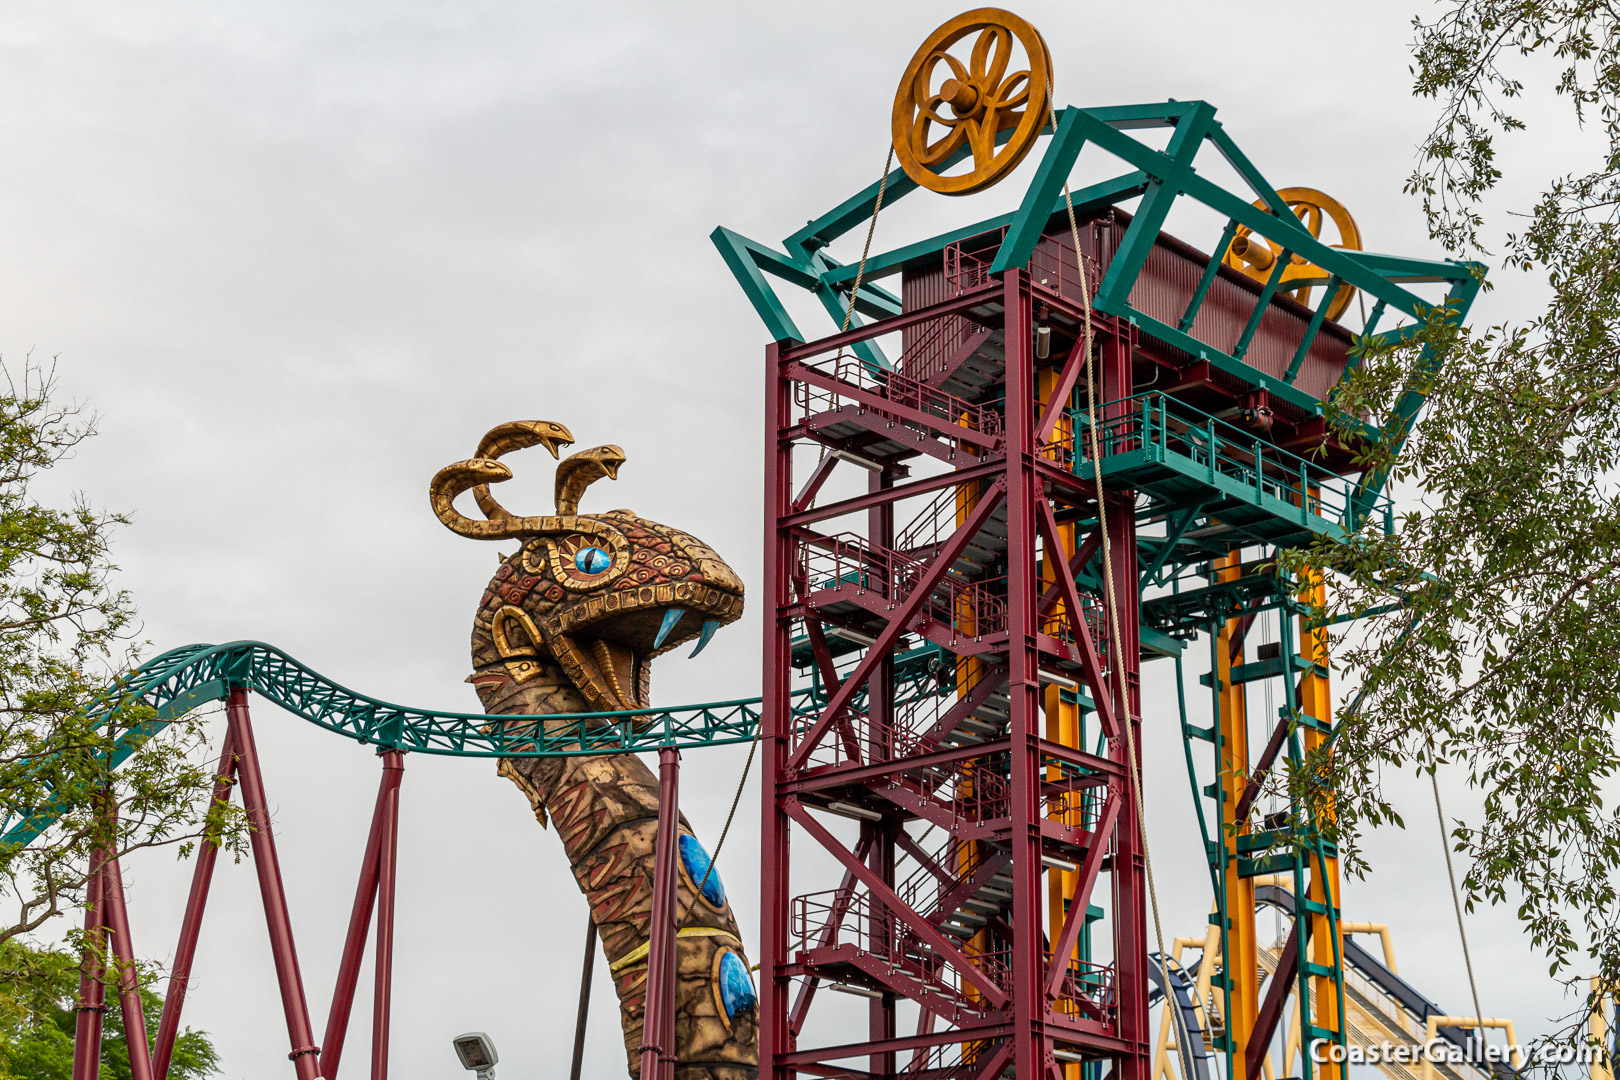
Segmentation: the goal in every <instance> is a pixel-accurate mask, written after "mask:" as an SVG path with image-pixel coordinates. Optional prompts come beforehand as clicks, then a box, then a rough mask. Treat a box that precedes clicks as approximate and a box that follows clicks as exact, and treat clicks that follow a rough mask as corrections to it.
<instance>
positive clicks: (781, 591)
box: [759, 342, 847, 1080]
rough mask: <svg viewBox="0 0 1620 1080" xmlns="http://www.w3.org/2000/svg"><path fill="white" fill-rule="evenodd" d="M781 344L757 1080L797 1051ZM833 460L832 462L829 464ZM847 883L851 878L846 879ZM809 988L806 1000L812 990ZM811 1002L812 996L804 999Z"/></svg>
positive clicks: (768, 579) (769, 384)
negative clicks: (787, 799)
mask: <svg viewBox="0 0 1620 1080" xmlns="http://www.w3.org/2000/svg"><path fill="white" fill-rule="evenodd" d="M782 347H783V345H782V343H781V342H778V343H776V344H773V345H771V346H770V347H769V348H768V349H767V350H766V352H765V565H764V568H763V574H764V581H765V588H766V589H768V590H769V593H768V594H767V596H766V599H765V605H766V607H765V618H764V620H763V622H764V630H765V649H764V657H765V670H764V672H763V685H762V690H763V693H764V695H765V697H764V701H763V702H762V703H761V705H760V721H759V722H760V768H761V772H762V782H761V784H760V795H761V799H760V802H761V815H762V820H761V822H760V866H761V869H762V873H761V874H760V893H761V895H760V905H759V919H760V925H759V938H760V942H759V953H760V956H759V959H760V964H761V967H760V972H759V1066H760V1068H759V1077H760V1080H788V1075H789V1070H788V1069H787V1068H786V1067H784V1066H782V1065H781V1064H780V1061H781V1057H782V1055H784V1054H790V1053H792V1052H793V1051H794V1050H795V1049H796V1043H795V1040H794V1038H793V1035H792V1033H791V1031H790V1029H789V1025H788V987H789V980H788V978H787V976H786V975H784V974H783V972H782V970H781V969H782V966H784V965H786V963H787V959H788V957H787V949H788V918H789V912H788V909H789V906H790V903H791V895H790V892H789V881H788V855H789V848H788V841H789V818H788V816H787V813H786V812H785V811H784V810H783V808H782V803H781V801H780V800H779V799H778V797H777V792H778V789H779V787H780V785H781V783H782V775H783V771H784V769H785V766H786V763H787V758H788V753H789V750H790V747H789V745H788V730H789V725H790V724H791V723H792V716H793V711H792V707H791V702H790V692H791V689H792V677H793V669H792V667H791V666H790V665H789V664H787V663H785V662H783V658H785V657H787V656H789V655H791V652H792V647H793V646H792V641H791V638H792V633H791V629H792V620H791V618H790V617H789V616H787V615H786V614H785V612H786V610H787V608H788V606H789V604H790V603H791V602H792V599H791V597H790V595H789V588H788V573H789V568H790V567H791V566H792V565H793V541H792V539H791V537H790V536H789V534H788V531H787V530H785V529H779V528H777V522H778V520H780V519H781V518H784V517H786V516H787V515H788V513H789V512H790V509H789V508H790V502H791V500H792V498H793V493H792V488H793V444H792V442H791V440H788V439H785V438H783V437H782V428H783V427H784V426H785V425H786V424H787V422H788V414H789V409H790V401H791V398H790V396H789V395H790V393H791V389H792V388H791V386H790V385H789V383H788V381H787V380H786V379H784V378H783V377H782V360H781V356H782ZM828 460H833V459H830V458H829V459H828ZM846 880H847V878H846ZM814 985H815V984H814V982H811V983H810V984H808V985H807V987H806V993H807V994H808V993H809V991H810V989H811V988H812V987H814ZM805 1000H806V1001H808V998H806V999H805Z"/></svg>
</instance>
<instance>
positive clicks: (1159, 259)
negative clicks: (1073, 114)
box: [901, 208, 1353, 420]
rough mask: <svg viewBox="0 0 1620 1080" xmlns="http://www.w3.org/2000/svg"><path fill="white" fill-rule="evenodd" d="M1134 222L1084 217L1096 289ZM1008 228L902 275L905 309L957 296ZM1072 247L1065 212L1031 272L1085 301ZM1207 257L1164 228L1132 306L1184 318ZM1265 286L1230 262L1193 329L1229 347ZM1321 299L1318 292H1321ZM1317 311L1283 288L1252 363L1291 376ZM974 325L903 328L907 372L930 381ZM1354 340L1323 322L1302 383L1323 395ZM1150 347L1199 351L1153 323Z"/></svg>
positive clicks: (1109, 215) (1225, 379)
mask: <svg viewBox="0 0 1620 1080" xmlns="http://www.w3.org/2000/svg"><path fill="white" fill-rule="evenodd" d="M1129 223H1130V214H1128V213H1127V212H1125V211H1123V210H1119V209H1117V208H1115V209H1111V210H1106V211H1103V212H1101V213H1099V214H1096V215H1093V216H1092V217H1091V218H1088V219H1086V220H1083V221H1081V222H1080V243H1081V246H1082V247H1083V248H1084V249H1085V254H1086V256H1087V260H1088V261H1087V273H1088V275H1089V277H1090V285H1091V288H1092V289H1093V291H1095V289H1096V287H1097V285H1098V284H1099V281H1098V279H1099V278H1100V277H1101V275H1102V274H1103V273H1104V272H1106V270H1107V268H1108V265H1109V262H1110V260H1111V258H1112V256H1113V253H1114V252H1115V251H1116V250H1117V249H1118V246H1119V242H1120V240H1121V239H1122V238H1123V237H1124V233H1125V229H1126V227H1127V226H1128V225H1129ZM999 235H1000V233H999V230H998V231H997V232H996V233H988V234H986V235H985V236H983V237H978V238H974V239H970V240H965V241H962V242H961V244H960V245H957V246H956V247H955V249H954V250H953V251H951V252H949V253H947V255H946V256H945V257H942V258H941V259H939V260H938V261H932V262H929V263H926V264H919V265H916V266H913V267H911V268H909V269H907V270H906V271H905V272H904V273H903V275H902V286H901V296H902V299H903V301H904V303H905V307H906V309H907V310H913V309H915V308H916V307H918V306H920V305H923V304H930V303H936V302H938V301H941V300H945V299H948V298H949V297H950V296H952V295H955V293H956V291H957V289H956V287H955V282H953V280H952V277H951V274H952V272H954V274H955V276H956V277H958V278H961V277H964V276H965V275H971V271H972V268H973V267H974V266H975V265H976V263H975V262H974V254H975V253H976V252H979V251H983V252H984V253H985V255H986V256H988V254H989V252H990V251H993V249H994V246H995V244H996V242H997V241H998V240H999ZM1073 249H1074V243H1073V240H1072V238H1071V233H1070V231H1069V228H1068V223H1067V221H1065V220H1063V219H1062V217H1061V216H1060V217H1058V218H1057V219H1055V220H1054V222H1053V224H1052V227H1051V228H1050V229H1048V231H1047V233H1046V235H1045V236H1043V237H1042V239H1041V241H1040V243H1039V244H1038V245H1036V249H1035V254H1034V256H1033V257H1032V258H1031V260H1030V265H1029V271H1030V277H1031V280H1032V281H1033V282H1034V284H1035V285H1036V286H1037V287H1041V286H1043V285H1044V287H1046V288H1049V289H1052V290H1053V291H1054V292H1058V293H1060V294H1061V295H1063V296H1066V297H1069V298H1071V299H1077V298H1078V297H1079V286H1078V275H1077V274H1076V272H1075V259H1074V250H1073ZM1208 260H1209V256H1208V255H1206V254H1204V253H1203V252H1200V251H1198V250H1197V249H1196V248H1194V247H1192V246H1191V245H1189V244H1186V243H1184V242H1183V241H1181V240H1178V239H1176V238H1175V237H1173V236H1169V235H1167V234H1161V235H1160V236H1159V238H1158V241H1157V242H1156V243H1155V244H1154V246H1153V250H1152V251H1151V252H1150V253H1149V254H1148V258H1147V261H1146V263H1145V264H1144V265H1143V267H1142V272H1141V273H1140V274H1138V275H1137V279H1136V283H1135V285H1134V286H1133V288H1132V290H1131V297H1130V302H1131V306H1132V307H1134V308H1136V309H1137V310H1139V311H1141V312H1143V313H1144V314H1146V315H1149V316H1151V317H1153V318H1155V319H1158V320H1159V321H1161V322H1164V323H1167V324H1169V325H1171V326H1176V325H1178V324H1179V323H1180V321H1181V317H1182V315H1183V313H1184V312H1185V311H1186V310H1187V305H1188V303H1189V302H1190V301H1191V299H1192V295H1193V292H1194V291H1195V290H1196V289H1197V287H1198V282H1199V281H1200V280H1201V279H1202V277H1203V273H1204V268H1205V267H1206V266H1207V265H1208ZM964 267H966V269H964ZM1260 291H1261V286H1260V284H1259V283H1258V282H1256V281H1254V280H1252V279H1251V278H1249V277H1248V276H1246V275H1244V274H1242V273H1239V272H1238V271H1236V270H1233V269H1231V268H1230V267H1221V268H1220V270H1219V271H1218V272H1217V277H1216V279H1215V281H1214V282H1213V283H1212V284H1211V286H1210V289H1209V293H1208V295H1207V296H1206V297H1205V299H1204V303H1203V305H1202V307H1200V308H1199V311H1198V316H1197V318H1196V319H1195V320H1194V322H1193V325H1192V329H1191V333H1192V335H1193V336H1194V337H1195V338H1197V339H1198V340H1200V341H1203V342H1206V343H1208V344H1209V345H1211V346H1214V347H1215V348H1217V349H1220V350H1221V351H1222V352H1225V353H1228V354H1230V353H1231V352H1232V351H1233V350H1234V349H1235V348H1236V346H1237V343H1238V340H1239V338H1240V337H1241V336H1242V334H1243V328H1244V327H1245V326H1246V325H1247V324H1248V320H1249V316H1250V314H1251V313H1252V312H1253V311H1254V304H1255V301H1256V300H1257V299H1259V293H1260ZM1319 297H1320V293H1319V292H1318V293H1317V295H1316V297H1313V299H1319ZM1310 319H1311V311H1310V309H1309V308H1307V307H1305V306H1304V305H1303V304H1300V303H1297V302H1296V301H1294V300H1293V299H1292V298H1290V297H1287V296H1283V295H1278V296H1274V297H1273V298H1272V300H1271V304H1270V307H1269V310H1267V312H1266V313H1265V315H1264V317H1262V319H1261V321H1260V325H1259V327H1258V328H1257V330H1256V331H1255V335H1254V338H1253V340H1252V341H1251V342H1250V344H1249V349H1248V352H1247V354H1246V355H1245V356H1244V357H1243V359H1244V362H1245V363H1247V364H1249V365H1250V366H1251V367H1254V368H1256V369H1258V370H1260V371H1263V372H1265V373H1266V374H1268V375H1271V376H1273V377H1276V378H1282V377H1283V376H1284V375H1285V374H1286V373H1287V371H1288V366H1289V364H1290V363H1291V362H1292V360H1293V357H1294V352H1295V350H1296V349H1297V348H1298V347H1299V342H1300V340H1301V339H1302V338H1303V336H1304V334H1305V330H1306V327H1307V326H1308V325H1309V323H1310ZM965 325H966V320H962V319H955V320H953V327H952V330H951V331H949V332H947V333H946V334H943V335H942V334H940V333H939V332H938V331H937V330H936V329H933V328H921V329H916V330H907V331H906V332H905V334H904V335H903V338H904V349H905V364H904V369H905V371H906V374H909V375H911V376H912V377H914V378H919V379H926V378H927V376H928V373H929V372H930V371H932V370H933V369H934V367H935V366H936V365H937V364H938V363H940V362H941V361H942V360H943V359H944V358H945V356H946V355H947V353H948V352H949V351H950V346H951V343H953V342H955V341H956V340H957V338H958V334H959V332H960V331H961V330H962V329H963V328H964V327H965ZM924 335H929V336H931V337H932V340H925V339H924ZM945 339H948V340H945ZM1352 340H1353V335H1352V334H1351V333H1350V331H1348V330H1346V329H1345V328H1343V327H1341V326H1339V325H1338V324H1336V323H1324V324H1323V326H1322V329H1321V331H1320V332H1319V333H1318V334H1317V336H1316V340H1315V341H1314V342H1313V344H1312V346H1311V349H1310V351H1309V352H1308V353H1307V354H1306V356H1305V360H1304V362H1303V363H1302V364H1301V365H1300V369H1299V372H1298V373H1297V375H1296V377H1295V379H1294V385H1295V386H1297V387H1298V388H1299V389H1300V390H1302V391H1304V392H1305V393H1307V394H1310V395H1311V396H1312V397H1315V398H1317V399H1321V398H1322V397H1323V396H1324V395H1325V394H1326V393H1327V392H1328V391H1329V390H1330V389H1331V388H1332V387H1333V386H1334V385H1335V384H1337V383H1338V381H1339V379H1340V377H1341V376H1342V375H1343V373H1344V368H1345V364H1346V362H1347V360H1348V358H1349V353H1350V345H1351V342H1352ZM1141 346H1142V349H1143V351H1144V352H1148V353H1151V354H1152V355H1154V356H1156V357H1158V358H1160V359H1161V360H1166V361H1169V362H1171V363H1173V364H1175V365H1177V366H1181V365H1184V364H1186V363H1187V362H1189V361H1190V360H1191V359H1193V358H1192V357H1189V356H1188V355H1187V353H1186V352H1184V351H1183V350H1181V349H1179V348H1176V347H1174V346H1172V345H1170V344H1168V343H1166V342H1163V341H1159V340H1156V339H1153V338H1151V336H1150V335H1148V334H1147V332H1146V331H1144V333H1143V337H1142V341H1141ZM1215 383H1216V385H1219V386H1223V387H1224V388H1225V389H1226V390H1228V391H1230V392H1236V391H1238V390H1240V389H1241V388H1242V384H1241V383H1240V382H1239V380H1237V379H1235V378H1233V377H1229V376H1222V375H1217V376H1216V377H1215ZM1273 407H1274V408H1276V409H1278V411H1279V412H1281V413H1283V414H1285V415H1291V418H1292V419H1296V420H1297V419H1301V417H1299V416H1296V415H1292V414H1295V413H1297V412H1298V410H1296V409H1291V408H1288V407H1286V406H1283V405H1280V404H1279V403H1277V402H1273Z"/></svg>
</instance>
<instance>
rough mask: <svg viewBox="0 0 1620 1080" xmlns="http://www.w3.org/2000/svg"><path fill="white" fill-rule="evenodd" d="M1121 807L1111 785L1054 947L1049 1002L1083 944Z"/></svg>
mask: <svg viewBox="0 0 1620 1080" xmlns="http://www.w3.org/2000/svg"><path fill="white" fill-rule="evenodd" d="M1119 803H1120V793H1119V791H1118V789H1117V787H1116V785H1114V784H1109V785H1108V801H1107V803H1106V804H1104V806H1103V812H1102V817H1100V818H1098V819H1097V827H1096V828H1095V829H1093V830H1092V831H1091V846H1090V847H1089V848H1087V849H1086V859H1085V862H1083V863H1081V864H1080V878H1079V880H1078V881H1077V882H1076V883H1075V888H1074V898H1073V899H1072V900H1070V901H1069V910H1068V913H1067V914H1066V915H1065V916H1064V917H1063V930H1062V931H1061V932H1060V933H1059V934H1058V939H1057V942H1056V943H1055V944H1054V945H1053V946H1052V962H1051V965H1050V967H1049V968H1048V969H1047V972H1046V997H1047V999H1048V1000H1051V999H1053V998H1055V997H1057V993H1058V987H1060V986H1062V985H1063V976H1064V974H1065V973H1066V972H1067V971H1068V970H1069V954H1070V953H1072V952H1074V945H1075V942H1077V941H1079V940H1080V928H1081V927H1083V926H1085V924H1086V908H1087V906H1088V905H1089V904H1090V902H1091V890H1092V887H1093V886H1095V885H1096V884H1097V874H1098V872H1099V871H1101V869H1102V861H1103V856H1104V855H1105V854H1107V852H1108V846H1109V839H1110V838H1111V837H1112V836H1113V834H1114V822H1115V821H1116V820H1117V819H1118V818H1119Z"/></svg>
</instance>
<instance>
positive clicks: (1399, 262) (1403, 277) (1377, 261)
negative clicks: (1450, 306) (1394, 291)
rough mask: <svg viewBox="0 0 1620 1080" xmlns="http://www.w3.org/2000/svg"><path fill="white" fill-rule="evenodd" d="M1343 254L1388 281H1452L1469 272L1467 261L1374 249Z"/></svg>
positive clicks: (1461, 277)
mask: <svg viewBox="0 0 1620 1080" xmlns="http://www.w3.org/2000/svg"><path fill="white" fill-rule="evenodd" d="M1339 250H1342V249H1339ZM1345 255H1346V256H1347V257H1349V258H1351V259H1354V260H1355V261H1356V262H1358V263H1360V264H1361V265H1363V266H1365V267H1366V268H1367V269H1369V270H1371V271H1373V273H1375V274H1380V275H1382V276H1383V277H1386V278H1388V279H1389V280H1390V281H1411V282H1425V281H1435V282H1438V281H1445V282H1453V281H1460V280H1462V279H1463V278H1465V277H1467V276H1469V274H1470V270H1469V266H1470V264H1469V263H1463V262H1457V261H1455V260H1452V259H1444V260H1439V259H1409V258H1406V257H1405V256H1402V255H1384V254H1381V253H1379V252H1376V251H1345Z"/></svg>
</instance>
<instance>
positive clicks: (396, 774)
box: [327, 750, 405, 1080]
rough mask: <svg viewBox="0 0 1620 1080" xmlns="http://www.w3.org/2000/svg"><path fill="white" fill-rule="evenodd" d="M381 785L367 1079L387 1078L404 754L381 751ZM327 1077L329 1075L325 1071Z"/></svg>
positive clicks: (380, 1079) (329, 1074)
mask: <svg viewBox="0 0 1620 1080" xmlns="http://www.w3.org/2000/svg"><path fill="white" fill-rule="evenodd" d="M382 758H383V788H384V790H385V791H387V793H388V794H387V813H386V814H385V815H384V817H383V834H382V850H381V851H380V852H378V858H379V862H380V863H381V866H380V867H379V870H378V874H377V978H376V983H375V984H374V987H373V990H372V998H371V1002H372V1004H371V1080H388V1022H389V1010H390V1008H391V1006H392V1001H393V986H394V866H395V863H396V861H397V855H398V849H399V784H400V781H401V780H402V779H403V778H404V775H405V755H404V754H402V753H400V752H399V751H398V750H385V751H384V752H383V756H382ZM327 1076H328V1078H330V1077H331V1076H332V1073H331V1072H328V1073H327Z"/></svg>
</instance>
